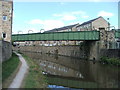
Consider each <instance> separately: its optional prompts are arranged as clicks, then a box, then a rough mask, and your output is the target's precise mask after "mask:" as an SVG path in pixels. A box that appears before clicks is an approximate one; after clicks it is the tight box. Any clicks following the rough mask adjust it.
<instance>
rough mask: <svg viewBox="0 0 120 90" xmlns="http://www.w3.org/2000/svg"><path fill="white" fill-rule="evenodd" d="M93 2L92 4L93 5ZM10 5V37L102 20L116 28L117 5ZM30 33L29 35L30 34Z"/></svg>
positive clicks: (107, 3)
mask: <svg viewBox="0 0 120 90" xmlns="http://www.w3.org/2000/svg"><path fill="white" fill-rule="evenodd" d="M93 1H94V2H93ZM93 1H92V2H14V15H13V34H15V33H18V32H19V31H22V32H23V33H28V30H33V32H34V33H36V32H40V29H45V30H50V29H53V28H58V27H62V26H66V25H71V24H76V23H82V22H85V21H88V20H91V19H94V18H97V17H99V16H103V17H104V18H105V19H106V20H107V18H110V19H109V22H110V23H111V25H112V26H115V27H116V28H117V27H118V2H100V1H101V0H93ZM31 33H32V32H31Z"/></svg>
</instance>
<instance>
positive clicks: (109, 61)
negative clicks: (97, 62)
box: [101, 57, 120, 66]
mask: <svg viewBox="0 0 120 90" xmlns="http://www.w3.org/2000/svg"><path fill="white" fill-rule="evenodd" d="M101 62H102V63H105V64H110V65H115V66H120V59H118V58H108V57H101Z"/></svg>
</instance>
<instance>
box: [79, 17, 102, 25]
mask: <svg viewBox="0 0 120 90" xmlns="http://www.w3.org/2000/svg"><path fill="white" fill-rule="evenodd" d="M98 18H101V16H100V17H98ZM98 18H95V19H92V20H89V21H87V22H84V23H82V24H80V25H78V26H77V27H79V26H83V25H86V24H89V23H91V22H93V21H95V20H97V19H98Z"/></svg>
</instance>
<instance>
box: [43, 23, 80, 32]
mask: <svg viewBox="0 0 120 90" xmlns="http://www.w3.org/2000/svg"><path fill="white" fill-rule="evenodd" d="M76 25H78V24H74V25H69V26H64V27H61V28H55V29H52V30H48V31H45V32H55V31H62V30H66V29H71V28H73V27H75V26H76Z"/></svg>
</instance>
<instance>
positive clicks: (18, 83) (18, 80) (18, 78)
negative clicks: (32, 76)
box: [9, 52, 29, 88]
mask: <svg viewBox="0 0 120 90" xmlns="http://www.w3.org/2000/svg"><path fill="white" fill-rule="evenodd" d="M15 53H16V52H15ZM16 54H17V55H18V57H19V60H20V61H21V62H22V65H21V67H20V69H19V71H18V73H17V74H16V77H15V78H14V79H13V82H12V83H11V85H10V86H9V88H20V86H21V84H22V81H23V79H24V76H25V74H26V73H27V70H28V68H29V67H28V65H27V63H26V61H25V59H24V58H23V57H22V55H21V54H18V53H16Z"/></svg>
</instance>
